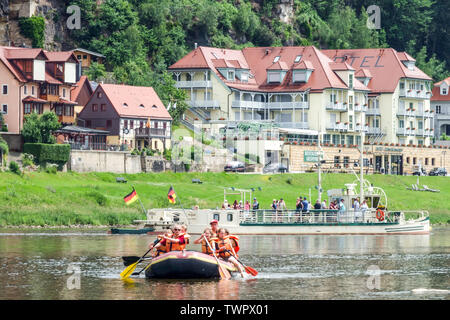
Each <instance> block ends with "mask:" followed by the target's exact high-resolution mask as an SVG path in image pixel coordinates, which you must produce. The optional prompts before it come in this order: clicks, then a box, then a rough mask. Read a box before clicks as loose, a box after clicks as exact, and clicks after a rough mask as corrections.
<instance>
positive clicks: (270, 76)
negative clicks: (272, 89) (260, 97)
mask: <svg viewBox="0 0 450 320" xmlns="http://www.w3.org/2000/svg"><path fill="white" fill-rule="evenodd" d="M267 82H269V83H273V82H278V83H280V82H281V73H280V72H268V73H267Z"/></svg>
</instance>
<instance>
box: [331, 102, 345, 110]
mask: <svg viewBox="0 0 450 320" xmlns="http://www.w3.org/2000/svg"><path fill="white" fill-rule="evenodd" d="M326 110H336V111H347V110H348V105H347V104H344V103H343V102H328V103H327V105H326Z"/></svg>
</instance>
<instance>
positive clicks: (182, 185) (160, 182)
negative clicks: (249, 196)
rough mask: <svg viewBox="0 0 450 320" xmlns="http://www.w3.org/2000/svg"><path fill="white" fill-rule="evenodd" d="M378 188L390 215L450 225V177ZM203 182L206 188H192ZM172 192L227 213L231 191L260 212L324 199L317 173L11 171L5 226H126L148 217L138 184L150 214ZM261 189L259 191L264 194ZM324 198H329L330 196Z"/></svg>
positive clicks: (397, 181)
mask: <svg viewBox="0 0 450 320" xmlns="http://www.w3.org/2000/svg"><path fill="white" fill-rule="evenodd" d="M119 176H120V177H124V178H125V179H126V180H127V181H128V182H127V183H117V182H116V177H119ZM366 178H367V179H368V180H369V181H370V182H371V183H373V184H374V185H375V186H378V187H382V188H383V189H384V190H385V192H386V194H387V196H388V200H389V202H388V207H389V209H390V210H419V209H422V210H428V211H429V212H430V221H431V223H432V224H433V225H436V224H449V223H450V199H449V198H448V197H446V195H448V194H449V192H450V184H449V183H448V182H449V180H448V179H449V178H448V177H421V178H420V183H421V184H425V185H427V186H428V187H429V188H433V189H440V190H441V192H440V193H432V192H417V191H409V190H406V187H409V186H411V184H413V183H416V180H417V177H412V176H407V177H403V176H384V175H373V176H367V177H366ZM192 179H200V180H201V181H202V182H203V183H202V184H193V183H192ZM355 180H356V177H355V176H354V175H351V174H324V175H323V176H322V188H323V189H324V190H328V189H335V188H342V187H344V184H345V183H352V182H354V181H355ZM171 185H172V186H173V187H174V189H175V191H176V193H177V196H178V198H177V200H181V202H182V204H183V206H184V207H185V208H188V207H193V206H194V205H198V206H199V207H200V208H216V207H220V206H221V204H222V202H223V194H224V188H231V187H234V188H242V189H250V188H254V189H255V192H254V193H253V196H254V197H256V198H257V199H258V201H259V203H260V208H262V209H263V208H269V207H270V204H271V203H272V200H273V199H280V198H283V199H284V200H285V202H286V204H287V207H288V208H294V207H295V201H296V198H297V197H298V196H302V197H305V196H306V197H307V198H308V199H309V194H310V192H311V198H312V201H313V202H314V201H315V200H316V199H317V190H316V189H315V186H316V185H317V174H315V173H305V174H276V175H258V174H226V173H195V172H193V173H172V172H165V173H153V174H122V175H117V174H112V173H98V172H92V173H75V172H66V173H62V172H58V173H56V174H51V173H44V172H26V173H24V175H23V176H19V175H16V174H13V173H10V172H3V173H0V200H1V203H0V226H1V227H5V226H41V227H43V226H69V225H72V226H73V225H92V226H97V227H99V226H108V227H111V226H118V225H120V226H127V225H132V224H133V220H139V219H143V218H145V215H144V213H143V211H142V209H141V206H140V204H139V202H138V201H136V202H135V203H133V204H132V205H129V206H127V205H126V204H125V203H124V201H123V197H124V196H125V195H127V194H128V193H130V192H131V191H132V186H134V187H135V188H136V191H137V193H138V195H139V198H140V199H141V201H142V203H143V205H144V207H145V208H147V209H149V208H164V207H169V206H179V201H177V204H175V205H171V204H170V203H169V202H168V200H167V192H168V190H169V187H170V186H171ZM259 187H260V188H261V190H259V189H258V188H259ZM322 197H324V198H325V199H326V198H327V195H326V191H325V192H323V193H322ZM227 199H228V202H233V201H234V200H235V199H236V200H240V196H239V195H234V196H228V197H227Z"/></svg>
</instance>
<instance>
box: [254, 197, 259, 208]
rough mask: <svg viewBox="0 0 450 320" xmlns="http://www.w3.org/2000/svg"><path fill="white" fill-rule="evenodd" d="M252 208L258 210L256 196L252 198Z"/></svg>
mask: <svg viewBox="0 0 450 320" xmlns="http://www.w3.org/2000/svg"><path fill="white" fill-rule="evenodd" d="M253 210H259V202H258V200H256V198H253Z"/></svg>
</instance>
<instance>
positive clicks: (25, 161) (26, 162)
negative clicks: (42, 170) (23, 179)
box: [22, 153, 34, 168]
mask: <svg viewBox="0 0 450 320" xmlns="http://www.w3.org/2000/svg"><path fill="white" fill-rule="evenodd" d="M33 163H34V156H33V155H32V154H30V153H22V166H23V167H24V168H26V167H30V166H32V165H33Z"/></svg>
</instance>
